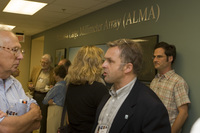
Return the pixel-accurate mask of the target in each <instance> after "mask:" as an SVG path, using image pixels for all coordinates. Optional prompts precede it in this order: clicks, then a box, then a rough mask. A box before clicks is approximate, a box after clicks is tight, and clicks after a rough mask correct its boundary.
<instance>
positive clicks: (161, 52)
mask: <svg viewBox="0 0 200 133" xmlns="http://www.w3.org/2000/svg"><path fill="white" fill-rule="evenodd" d="M175 59H176V48H175V46H174V45H169V44H167V43H165V42H160V43H158V44H157V45H156V46H155V48H154V57H153V63H154V67H155V69H157V72H158V73H157V75H156V76H155V78H154V79H153V80H152V82H151V84H150V88H151V89H152V90H153V91H154V92H155V93H156V94H157V95H158V97H159V98H160V99H161V101H162V102H163V103H164V105H165V107H166V108H167V111H168V113H169V120H170V123H171V127H172V128H171V132H172V133H180V132H181V128H182V126H183V124H184V123H185V121H186V119H187V117H188V104H189V103H190V100H189V97H188V91H189V88H188V85H187V83H186V82H185V80H184V79H183V78H182V77H181V76H179V75H178V74H176V73H175V71H174V70H173V68H172V64H173V63H174V61H175Z"/></svg>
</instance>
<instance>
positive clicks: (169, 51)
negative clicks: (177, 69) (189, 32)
mask: <svg viewBox="0 0 200 133" xmlns="http://www.w3.org/2000/svg"><path fill="white" fill-rule="evenodd" d="M157 48H163V49H164V50H165V55H166V56H167V57H169V56H172V57H173V61H172V64H173V63H174V61H175V59H176V47H175V46H174V45H170V44H168V43H166V42H160V43H158V44H156V45H155V47H154V50H155V49H157ZM167 61H168V58H167Z"/></svg>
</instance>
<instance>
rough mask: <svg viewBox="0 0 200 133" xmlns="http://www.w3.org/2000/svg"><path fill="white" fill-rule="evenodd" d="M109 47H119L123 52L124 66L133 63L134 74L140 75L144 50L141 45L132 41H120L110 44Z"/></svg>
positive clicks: (121, 55) (121, 56)
mask: <svg viewBox="0 0 200 133" xmlns="http://www.w3.org/2000/svg"><path fill="white" fill-rule="evenodd" d="M107 45H108V46H109V47H116V46H117V47H118V48H119V49H120V51H121V54H120V58H121V60H122V65H121V68H122V66H124V63H125V64H126V63H131V64H132V65H133V73H134V74H136V75H138V74H139V72H140V70H141V67H142V57H143V53H142V48H141V45H140V44H139V43H137V42H135V41H134V40H132V39H119V40H115V41H112V42H108V43H107Z"/></svg>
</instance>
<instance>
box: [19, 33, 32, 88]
mask: <svg viewBox="0 0 200 133" xmlns="http://www.w3.org/2000/svg"><path fill="white" fill-rule="evenodd" d="M20 44H21V46H22V49H24V50H25V55H24V58H23V60H22V61H21V62H20V65H19V70H20V75H19V76H18V77H16V78H17V79H18V80H19V81H20V82H21V84H22V86H23V88H24V90H25V91H27V82H28V78H29V68H30V46H31V37H30V36H25V41H24V42H20Z"/></svg>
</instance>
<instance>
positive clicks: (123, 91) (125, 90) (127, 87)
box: [109, 77, 137, 97]
mask: <svg viewBox="0 0 200 133" xmlns="http://www.w3.org/2000/svg"><path fill="white" fill-rule="evenodd" d="M136 80H137V77H136V78H134V79H133V80H132V81H131V82H129V83H128V84H127V85H125V86H123V87H122V88H120V89H118V90H117V91H115V90H114V85H112V87H111V89H110V90H109V93H110V95H111V96H113V97H118V96H121V95H124V94H127V93H129V92H130V91H131V89H132V88H133V86H134V84H135V82H136Z"/></svg>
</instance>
